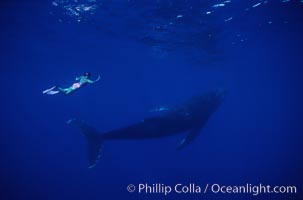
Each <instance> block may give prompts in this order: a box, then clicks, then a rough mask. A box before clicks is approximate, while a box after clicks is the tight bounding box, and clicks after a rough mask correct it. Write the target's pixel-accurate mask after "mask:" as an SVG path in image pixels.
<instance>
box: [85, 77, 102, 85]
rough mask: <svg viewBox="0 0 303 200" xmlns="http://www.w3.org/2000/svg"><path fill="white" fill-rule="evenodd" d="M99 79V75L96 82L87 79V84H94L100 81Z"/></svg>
mask: <svg viewBox="0 0 303 200" xmlns="http://www.w3.org/2000/svg"><path fill="white" fill-rule="evenodd" d="M100 78H101V76H100V75H99V76H98V78H97V79H96V80H94V81H92V80H89V79H87V82H88V83H96V82H98V81H99V80H100Z"/></svg>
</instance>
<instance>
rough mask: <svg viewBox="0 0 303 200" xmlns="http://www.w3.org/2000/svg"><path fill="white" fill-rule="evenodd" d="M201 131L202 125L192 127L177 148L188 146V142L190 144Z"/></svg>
mask: <svg viewBox="0 0 303 200" xmlns="http://www.w3.org/2000/svg"><path fill="white" fill-rule="evenodd" d="M200 131H201V127H200V126H199V127H196V128H194V129H192V130H191V131H190V132H189V133H188V135H187V136H186V137H185V138H184V139H183V140H182V141H181V142H180V144H179V146H178V147H177V149H182V148H184V147H185V146H187V145H188V144H190V143H191V142H192V141H193V140H194V139H195V138H196V137H197V136H198V134H199V133H200Z"/></svg>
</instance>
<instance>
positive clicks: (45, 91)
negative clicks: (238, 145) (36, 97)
mask: <svg viewBox="0 0 303 200" xmlns="http://www.w3.org/2000/svg"><path fill="white" fill-rule="evenodd" d="M55 88H56V86H53V87H51V88H49V89H46V90H44V91H43V92H42V93H43V94H47V93H48V92H50V91H52V90H53V89H55Z"/></svg>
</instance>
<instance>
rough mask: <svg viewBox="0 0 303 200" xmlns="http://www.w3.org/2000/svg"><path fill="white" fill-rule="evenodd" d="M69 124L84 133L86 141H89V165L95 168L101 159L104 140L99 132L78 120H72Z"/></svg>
mask: <svg viewBox="0 0 303 200" xmlns="http://www.w3.org/2000/svg"><path fill="white" fill-rule="evenodd" d="M67 123H68V124H72V125H74V126H76V127H78V128H80V130H81V131H82V133H83V134H84V136H85V138H86V141H87V147H88V152H87V153H88V164H89V166H88V167H89V168H93V167H94V166H95V165H96V164H97V161H98V160H99V158H100V151H101V148H102V144H103V139H102V137H101V135H100V134H98V132H97V130H96V129H95V128H93V127H91V126H89V125H87V124H86V123H85V122H83V121H81V120H77V119H70V120H68V121H67Z"/></svg>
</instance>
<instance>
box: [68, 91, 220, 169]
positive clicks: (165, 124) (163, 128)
mask: <svg viewBox="0 0 303 200" xmlns="http://www.w3.org/2000/svg"><path fill="white" fill-rule="evenodd" d="M225 94H226V92H225V91H224V90H213V91H209V92H206V93H204V94H202V95H198V96H194V97H193V98H191V99H190V100H189V101H188V102H185V103H184V104H182V105H178V106H175V107H173V108H172V109H169V111H168V112H167V113H165V114H161V115H159V116H153V117H150V118H146V119H144V120H141V121H140V122H138V123H136V124H132V125H129V126H126V127H123V128H119V129H114V130H111V131H108V132H105V133H100V132H98V131H97V130H96V129H95V128H94V127H92V126H90V125H88V124H86V123H85V122H84V121H82V120H78V119H71V120H69V121H68V122H67V123H68V124H72V125H74V126H76V127H78V128H79V129H80V130H81V131H82V133H83V134H84V136H85V138H86V140H87V145H88V163H89V168H92V167H94V166H95V165H96V162H97V160H98V159H99V157H100V151H101V148H102V146H103V142H104V141H107V140H130V139H131V140H141V139H149V138H161V137H166V136H171V135H176V134H180V133H185V132H188V134H187V135H186V137H185V138H184V139H183V140H182V141H181V142H180V144H179V146H178V149H181V148H183V147H185V146H187V145H188V144H190V143H191V142H192V141H193V140H194V139H195V138H196V137H197V135H198V134H199V133H200V131H201V129H202V128H203V126H204V125H205V124H206V123H207V121H208V119H209V118H210V116H211V115H212V114H213V113H214V112H215V111H216V110H217V108H218V107H219V106H220V104H221V103H222V101H223V99H224V97H225Z"/></svg>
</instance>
